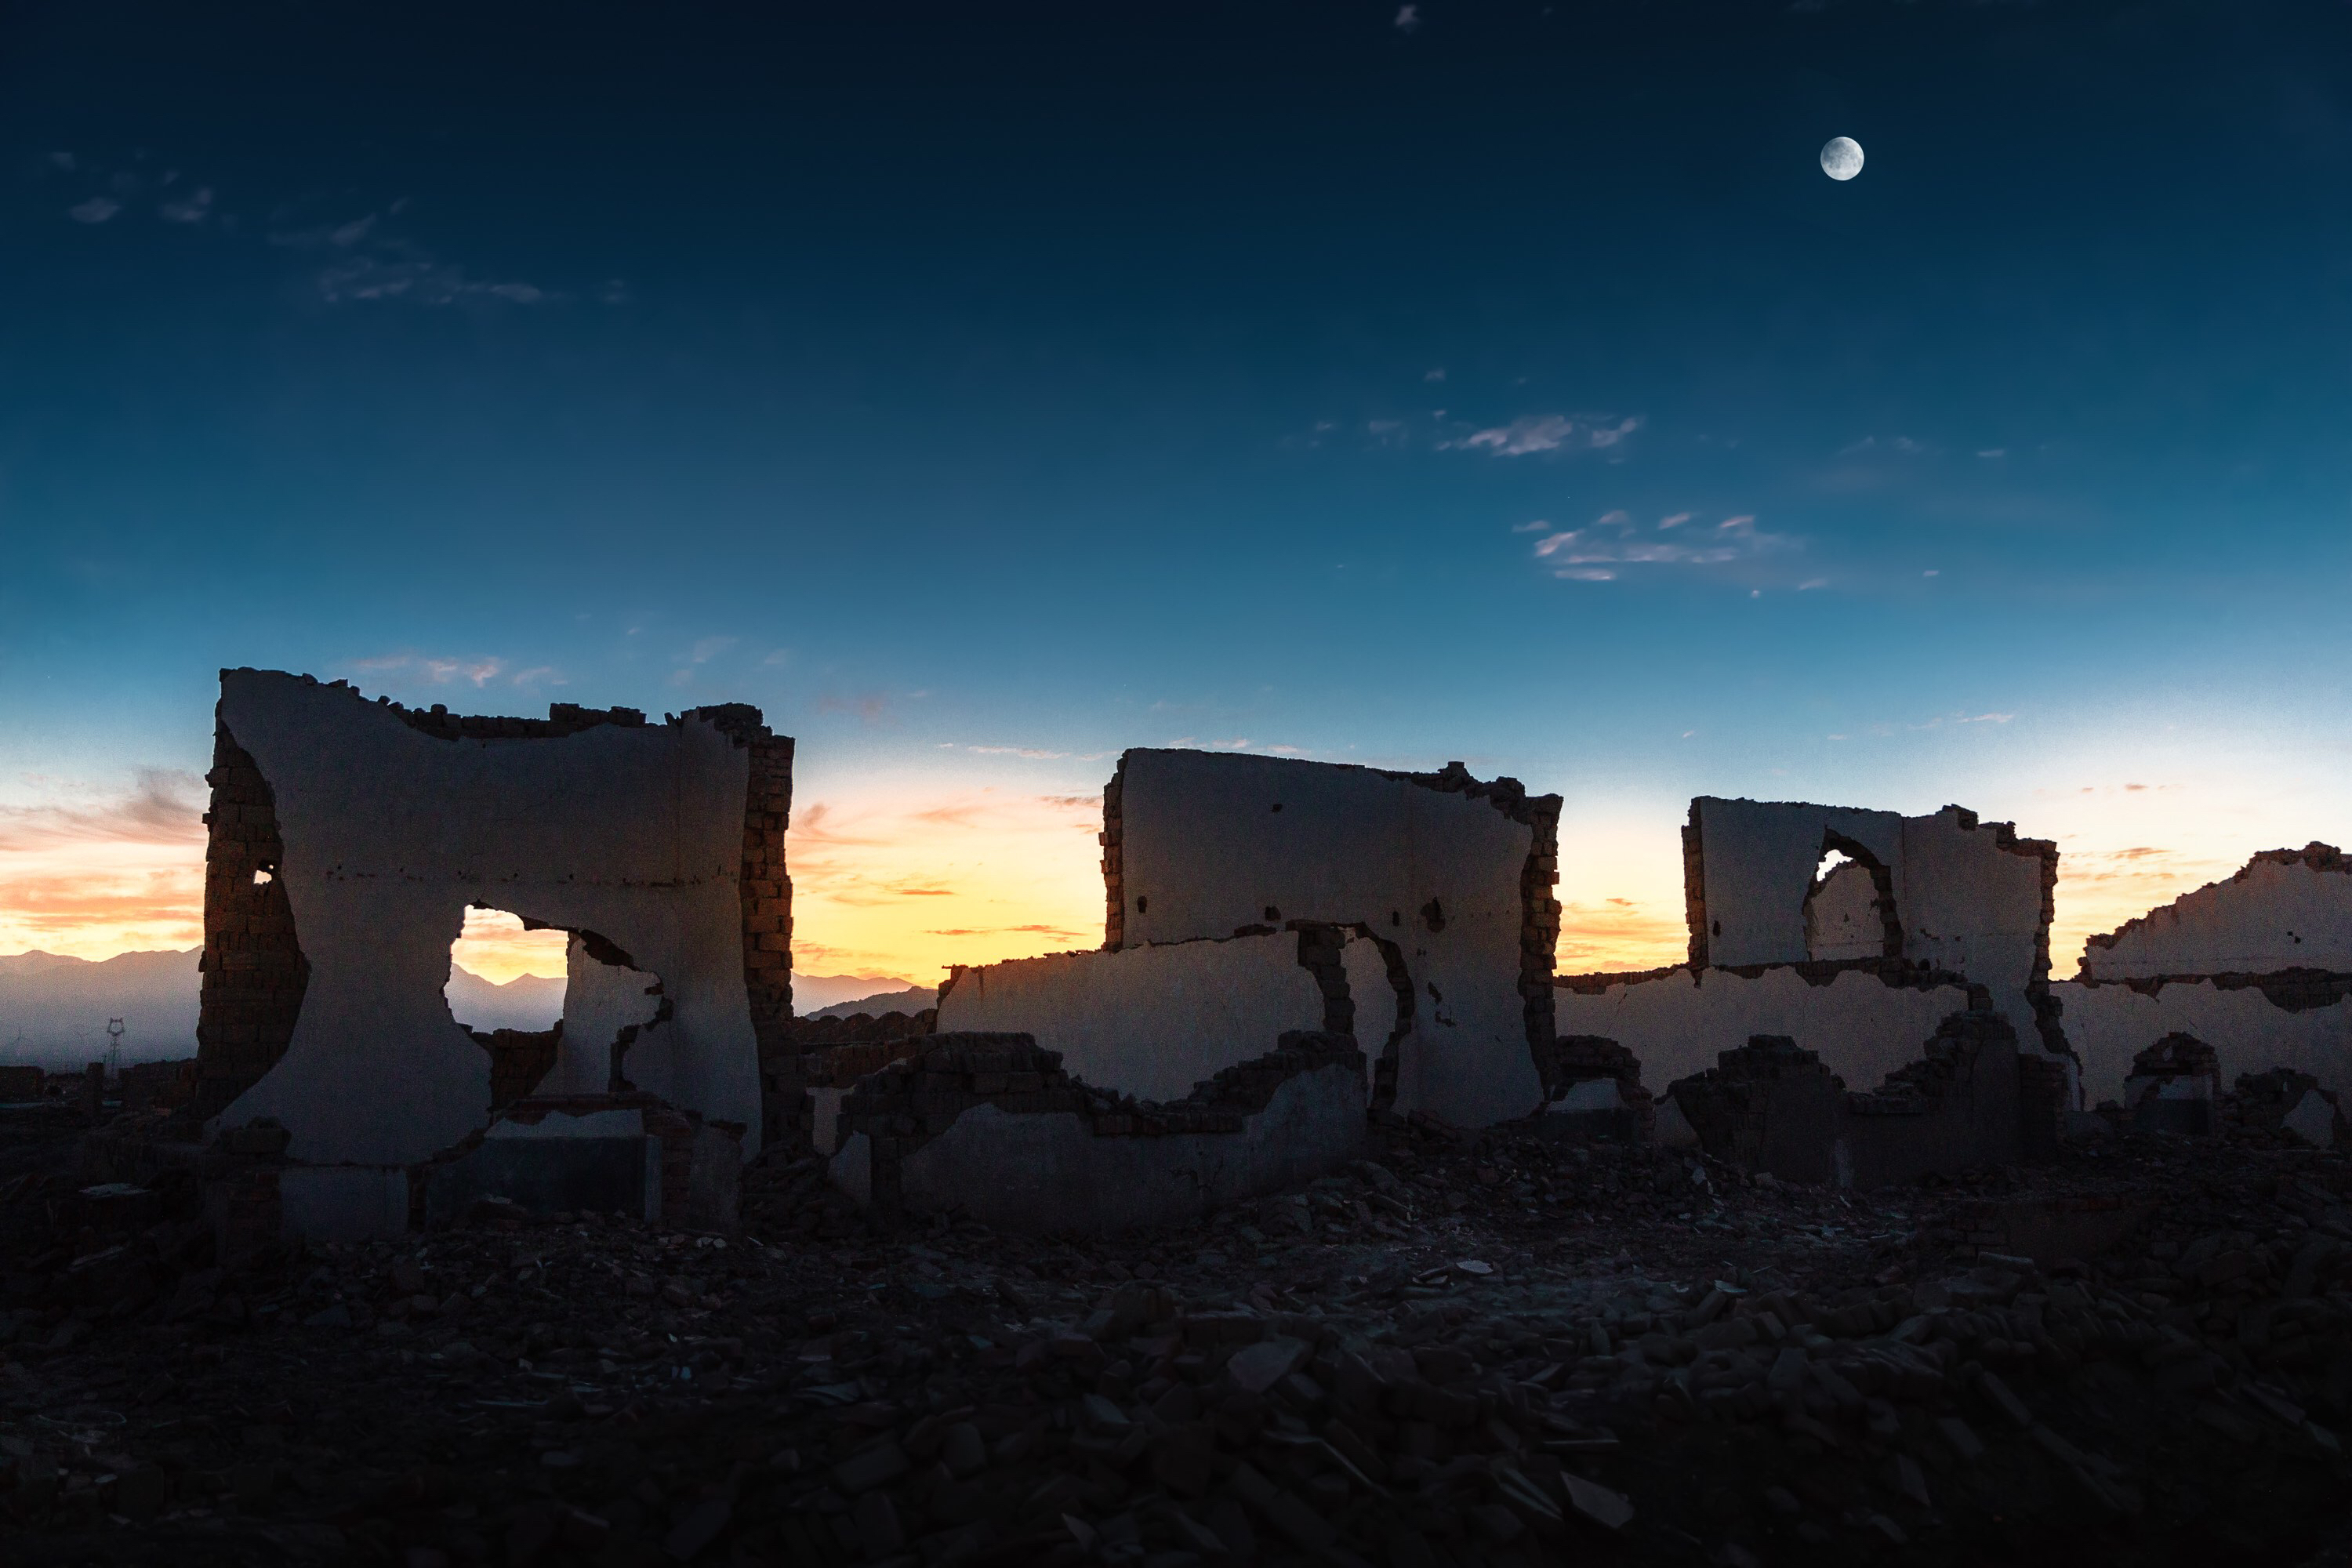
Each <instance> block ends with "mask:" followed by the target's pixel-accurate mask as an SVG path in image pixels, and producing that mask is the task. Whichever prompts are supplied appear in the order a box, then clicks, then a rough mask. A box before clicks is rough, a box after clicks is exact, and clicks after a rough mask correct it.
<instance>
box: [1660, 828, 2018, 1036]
mask: <svg viewBox="0 0 2352 1568" xmlns="http://www.w3.org/2000/svg"><path fill="white" fill-rule="evenodd" d="M1832 852H1835V853H1838V854H1842V855H1843V856H1845V857H1847V858H1848V859H1849V862H1850V864H1851V865H1852V866H1854V867H1858V868H1860V869H1859V870H1858V871H1857V870H1849V869H1848V868H1845V867H1841V868H1839V869H1838V870H1837V871H1835V872H1833V873H1832V875H1831V876H1830V877H1829V878H1828V879H1824V880H1822V881H1821V882H1819V883H1817V881H1816V877H1815V872H1816V869H1817V868H1819V867H1820V865H1821V864H1822V860H1823V858H1824V857H1825V856H1828V855H1830V854H1831V853H1832ZM1684 860H1685V902H1686V904H1687V906H1688V914H1689V917H1690V919H1691V921H1692V926H1691V952H1692V961H1693V963H1694V964H1695V965H1700V966H1706V967H1712V968H1717V969H1738V970H1748V969H1760V968H1763V967H1767V966H1770V965H1775V964H1795V963H1815V962H1834V961H1845V962H1863V961H1866V960H1864V959H1863V958H1861V957H1860V956H1859V955H1857V954H1856V952H1855V951H1854V949H1855V947H1856V945H1857V937H1858V936H1859V938H1860V939H1861V942H1860V945H1864V946H1866V945H1867V936H1868V931H1867V928H1866V927H1864V926H1862V925H1861V922H1859V921H1857V920H1856V919H1854V918H1853V913H1854V910H1855V906H1857V905H1858V904H1861V903H1863V902H1864V901H1865V900H1863V898H1862V897H1861V894H1862V879H1863V878H1864V877H1867V878H1868V879H1870V885H1871V887H1872V888H1873V889H1874V891H1875V893H1876V897H1875V898H1872V899H1869V900H1866V901H1867V902H1868V903H1869V904H1871V905H1873V906H1875V908H1876V910H1877V912H1878V915H1879V917H1880V921H1881V924H1880V932H1881V942H1880V944H1879V948H1878V952H1877V953H1876V954H1875V955H1873V956H1876V957H1884V958H1900V959H1903V960H1906V961H1907V962H1909V963H1912V964H1914V965H1917V966H1919V967H1921V968H1924V969H1927V970H1930V971H1936V972H1941V973H1950V974H1957V975H1961V976H1964V977H1965V978H1966V979H1967V980H1969V981H1970V982H1973V983H1974V984H1979V985H1982V986H1984V987H1985V988H1986V989H1987V990H1988V991H1990V993H1991V994H1992V999H1993V1005H1994V1006H1995V1007H1997V1008H1998V1009H1999V1010H2000V1012H2001V1014H2002V1015H2003V1016H2006V1017H2007V1018H2008V1019H2009V1021H2010V1023H2011V1026H2013V1027H2014V1028H2015V1029H2016V1030H2017V1031H2018V1037H2019V1038H2020V1039H2021V1040H2024V1041H2027V1042H2037V1041H2041V1040H2042V1039H2043V1037H2044V1033H2045V1031H2044V1029H2043V1026H2042V1013H2041V1011H2040V1010H2039V1009H2038V1008H2037V1006H2036V1004H2035V1001H2034V998H2035V997H2036V996H2037V995H2038V994H2042V993H2043V992H2044V991H2045V990H2046V987H2047V985H2048V982H2049V975H2050V921H2051V917H2052V913H2053V898H2054V890H2055V889H2056V887H2057V877H2058V849H2057V846H2056V845H2054V844H2053V843H2050V842H2049V841H2047V840H2043V839H2028V838H2020V837H2018V836H2017V833H2016V830H2015V828H2014V827H2013V826H2011V824H2008V823H1993V824H1991V825H1990V826H1987V825H1984V824H1981V823H1979V820H1978V818H1977V815H1976V814H1975V813H1974V812H1971V811H1969V810H1966V809H1964V808H1963V807H1960V806H1957V805H1948V806H1946V807H1944V809H1943V810H1941V811H1938V812H1937V813H1935V814H1934V815H1932V816H1898V815H1896V814H1895V813H1894V812H1889V811H1861V810H1854V809H1852V808H1848V807H1843V806H1831V805H1811V804H1808V803H1803V802H1789V801H1754V800H1723V799H1718V798H1717V797H1715V796H1711V795H1702V796H1699V797H1698V798H1697V799H1696V800H1694V801H1692V802H1691V815H1690V825H1689V826H1688V827H1686V828H1685V832H1684ZM1841 911H1843V912H1844V913H1845V915H1846V917H1847V918H1844V919H1843V920H1837V919H1830V918H1825V917H1830V916H1832V915H1834V914H1836V913H1839V912H1841ZM2053 1043H2054V1042H2053Z"/></svg>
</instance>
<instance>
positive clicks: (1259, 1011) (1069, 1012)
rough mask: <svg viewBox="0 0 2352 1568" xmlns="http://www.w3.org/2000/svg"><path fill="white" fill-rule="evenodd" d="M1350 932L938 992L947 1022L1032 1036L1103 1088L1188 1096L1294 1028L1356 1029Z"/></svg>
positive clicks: (1012, 972)
mask: <svg viewBox="0 0 2352 1568" xmlns="http://www.w3.org/2000/svg"><path fill="white" fill-rule="evenodd" d="M1342 941H1344V939H1338V940H1335V939H1334V938H1333V937H1332V936H1331V935H1329V934H1328V933H1327V932H1325V931H1320V930H1315V929H1308V930H1303V931H1279V932H1274V933H1270V934H1266V935H1261V936H1242V937H1231V938H1227V939H1226V940H1224V941H1222V942H1219V941H1212V940H1208V939H1202V940H1200V941H1196V942H1166V943H1161V944H1158V945H1154V946H1150V947H1133V948H1124V949H1119V950H1116V951H1097V952H1056V953H1048V954H1046V955H1045V956H1044V957H1042V958H1020V959H1013V960H1010V961H1008V962H1006V963H991V964H982V965H979V966H975V967H971V968H962V967H959V968H958V969H956V970H954V971H953V972H952V973H950V976H949V979H948V983H947V984H945V985H944V986H942V987H941V988H940V999H939V1020H940V1021H939V1027H940V1030H941V1031H942V1032H945V1033H970V1032H974V1031H980V1032H990V1031H993V1032H1015V1033H1023V1034H1027V1035H1030V1036H1032V1037H1034V1039H1035V1041H1036V1043H1037V1045H1038V1046H1039V1047H1041V1048H1043V1049H1045V1050H1049V1051H1053V1052H1055V1053H1056V1054H1058V1055H1059V1056H1060V1058H1061V1060H1062V1065H1063V1068H1064V1069H1065V1070H1066V1071H1068V1072H1070V1073H1072V1074H1074V1075H1076V1077H1078V1078H1081V1079H1085V1080H1086V1081H1087V1083H1089V1084H1092V1085H1094V1086H1095V1087H1097V1088H1098V1089H1113V1090H1116V1091H1118V1092H1120V1093H1123V1094H1132V1095H1137V1096H1139V1097H1140V1098H1142V1099H1145V1100H1177V1099H1181V1098H1182V1097H1183V1096H1185V1095H1186V1094H1189V1093H1190V1092H1192V1088H1193V1086H1194V1085H1196V1084H1198V1083H1200V1082H1202V1080H1203V1079H1209V1078H1213V1077H1214V1076H1215V1075H1216V1074H1217V1073H1218V1072H1220V1071H1222V1070H1223V1069H1224V1068H1228V1067H1231V1066H1233V1065H1234V1064H1235V1063H1236V1062H1242V1061H1246V1060H1249V1059H1250V1058H1254V1057H1257V1056H1261V1055H1263V1054H1264V1053H1265V1049H1266V1047H1267V1046H1268V1045H1269V1044H1270V1043H1271V1042H1272V1041H1274V1040H1275V1039H1276V1038H1278V1037H1281V1036H1282V1035H1283V1034H1285V1033H1287V1032H1290V1031H1296V1030H1307V1031H1318V1032H1328V1033H1332V1034H1343V1035H1353V1034H1354V1033H1355V1017H1356V1008H1355V1005H1354V1002H1353V1000H1352V998H1351V996H1350V994H1349V989H1350V988H1349V965H1348V964H1347V963H1346V959H1345V949H1344V948H1343V947H1342V945H1341V942H1342ZM1355 942H1356V943H1358V944H1360V945H1361V946H1362V947H1363V948H1365V949H1370V948H1371V947H1372V944H1371V943H1370V942H1366V941H1364V940H1363V939H1362V938H1356V939H1355ZM1356 967H1357V969H1358V972H1359V973H1360V972H1361V969H1362V966H1361V965H1358V966H1356ZM1380 989H1381V992H1386V990H1387V986H1386V984H1385V980H1384V979H1383V981H1382V983H1381V988H1380ZM1383 999H1385V1000H1386V1001H1387V1004H1388V1009H1389V1014H1390V1016H1391V1017H1392V1016H1393V1014H1394V1010H1395V1002H1394V998H1393V995H1392V994H1391V995H1389V996H1387V997H1385V998H1383V997H1382V996H1381V995H1380V994H1375V995H1374V996H1373V997H1371V998H1370V1000H1371V1001H1372V1002H1374V1003H1375V1004H1377V1003H1379V1002H1381V1001H1382V1000H1383ZM1386 1038H1387V1036H1386V1031H1385V1030H1384V1029H1383V1030H1382V1031H1381V1033H1380V1034H1379V1035H1378V1036H1377V1037H1376V1038H1375V1039H1373V1040H1372V1041H1371V1042H1370V1043H1371V1045H1372V1047H1373V1048H1374V1049H1375V1050H1377V1049H1378V1048H1379V1047H1380V1046H1381V1045H1382V1044H1385V1042H1386ZM1360 1043H1363V1042H1360Z"/></svg>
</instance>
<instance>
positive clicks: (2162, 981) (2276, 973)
mask: <svg viewBox="0 0 2352 1568" xmlns="http://www.w3.org/2000/svg"><path fill="white" fill-rule="evenodd" d="M2074 984H2077V985H2121V986H2123V987H2125V988H2126V989H2127V990H2132V991H2137V992H2138V993H2139V994H2141V995H2143V996H2154V995H2156V994H2158V993H2160V992H2161V991H2163V989H2164V988H2165V987H2166V986H2168V985H2210V986H2211V987H2213V989H2214V990H2216V991H2250V990H2251V991H2260V992H2261V993H2262V994H2263V996H2264V997H2265V998H2267V999H2268V1000H2269V1002H2270V1004H2271V1005H2272V1006H2273V1007H2276V1008H2278V1009H2279V1010H2280V1011H2282V1012H2286V1013H2308V1012H2311V1011H2313V1010H2314V1009H2315V1008H2319V1007H2332V1006H2334V1005H2336V1003H2338V1002H2341V1001H2343V1000H2344V999H2345V998H2346V997H2347V996H2352V974H2347V973H2343V972H2341V971H2339V970H2333V969H2277V970H2273V971H2271V972H2270V973H2266V974H2249V973H2236V972H2231V973H2222V974H2158V975H2154V976H2142V977H2140V978H2137V979H2131V980H2090V979H2084V980H2077V981H2075V982H2074Z"/></svg>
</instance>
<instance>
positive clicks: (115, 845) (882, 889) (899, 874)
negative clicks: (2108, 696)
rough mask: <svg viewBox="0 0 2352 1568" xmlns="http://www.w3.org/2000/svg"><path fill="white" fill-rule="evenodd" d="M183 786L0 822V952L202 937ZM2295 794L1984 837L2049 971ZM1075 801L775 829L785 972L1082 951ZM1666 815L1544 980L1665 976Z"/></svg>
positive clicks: (1094, 885)
mask: <svg viewBox="0 0 2352 1568" xmlns="http://www.w3.org/2000/svg"><path fill="white" fill-rule="evenodd" d="M201 799H202V795H201V784H197V783H196V782H195V781H194V780H188V779H181V780H177V781H172V780H164V781H160V782H159V781H157V780H154V779H147V780H143V781H142V784H141V786H140V788H139V789H138V790H137V791H135V792H133V793H132V794H131V795H128V796H125V797H123V798H121V799H119V800H114V801H110V802H103V803H100V804H98V805H70V806H67V805H59V806H52V807H46V808H45V807H28V806H15V807H8V808H6V809H5V816H0V952H26V951H31V950H38V951H43V952H54V953H59V954H65V955H68V956H73V957H79V958H88V959H103V958H107V957H110V956H112V955H114V954H116V953H119V952H133V951H142V950H152V949H163V948H169V949H179V950H184V949H187V948H192V947H194V946H197V945H199V944H200V943H201V942H202V940H203V857H204V829H203V826H202V824H201V822H200V820H199V814H200V813H201V810H202V805H201ZM2298 804H2309V803H2308V802H2306V801H2305V797H2304V795H2302V794H2301V793H2300V792H2297V791H2294V790H2288V791H2286V792H2284V793H2275V792H2265V791H2258V790H2256V789H2254V788H2253V787H2252V784H2248V783H2243V782H2217V781H2207V782H2203V783H2191V784H2147V785H2139V784H2116V785H2105V786H2077V787H2076V788H2075V789H2073V790H2037V791H2035V792H2033V793H2032V795H2030V796H2029V797H2027V798H2025V799H2022V800H2020V801H2018V802H2016V803H2015V805H2014V808H2013V809H2012V810H2008V811H2002V812H1999V813H1996V812H1995V811H1993V810H1991V809H1987V810H1986V811H1985V813H1984V815H1985V817H1986V819H1987V820H1988V821H1991V820H1997V819H1999V818H2000V817H2001V816H2016V817H2018V818H2020V819H2021V820H2020V831H2021V833H2023V834H2026V835H2027V836H2029V837H2049V838H2054V839H2055V840H2056V841H2057V843H2058V845H2059V847H2060V851H2061V859H2060V863H2059V881H2058V889H2057V914H2056V919H2055V920H2054V921H2053V927H2052V931H2051V959H2052V964H2051V969H2052V973H2053V976H2055V977H2058V978H2064V977H2066V976H2068V975H2071V974H2072V973H2074V968H2075V965H2076V963H2077V961H2078V960H2079V958H2080V956H2081V954H2082V951H2083V943H2084V938H2086V937H2088V936H2090V935H2091V934H2093V933H2095V932H2098V931H2110V930H2113V929H2114V928H2115V927H2116V926H2118V925H2120V924H2122V923H2123V922H2124V921H2127V920H2130V919H2132V918H2134V917H2135V916H2137V915H2140V914H2144V913H2146V912H2147V910H2150V909H2152V908H2154V907H2156V906H2158V905H2159V904H2162V903H2165V902H2167V901H2168V900H2171V899H2174V898H2177V897H2178V896H2179V895H2180V894H2181V893H2184V892H2187V891H2189V890H2190V889H2194V888H2197V887H2200V886H2202V885H2204V884H2205V883H2207V882H2210V881H2213V880H2216V879H2221V878H2225V877H2228V876H2229V875H2231V873H2232V872H2234V871H2235V870H2236V869H2237V868H2239V867H2240V866H2242V865H2243V864H2244V863H2245V861H2246V859H2247V858H2248V857H2249V856H2251V855H2252V854H2253V853H2254V852H2256V851H2258V850H2262V849H2268V848H2275V847H2300V846H2301V845H2302V844H2304V843H2305V842H2306V841H2307V840H2308V839H2309V838H2310V837H2312V835H2311V834H2310V833H2309V832H2308V831H2302V832H2298V831H2297V829H2296V828H2295V826H2294V825H2293V824H2292V822H2291V820H2290V819H2291V817H2292V816H2294V806H2296V805H2298ZM1101 809H1102V808H1101V801H1100V796H1099V795H1094V794H1068V795H1056V794H1045V793H1029V792H1023V791H1020V790H1017V789H1013V788H1009V787H979V786H973V785H969V784H958V783H955V782H954V781H952V780H924V779H902V780H893V781H890V782H887V783H886V784H883V785H882V786H880V787H877V789H876V790H874V791H873V792H872V793H871V794H870V795H856V794H852V793H848V792H844V791H840V790H837V789H828V790H826V791H824V792H823V793H820V794H817V795H814V796H813V797H812V798H808V799H806V800H804V801H803V803H802V804H801V805H798V806H797V807H796V809H795V810H794V812H793V826H792V829H791V833H790V837H789V839H788V850H787V853H788V855H789V858H790V865H791V871H792V878H793V918H794V952H793V958H794V967H795V969H797V970H798V971H800V972H802V973H826V974H854V975H863V976H870V977H873V978H875V979H876V980H877V981H882V980H900V981H912V982H914V983H916V984H926V985H929V984H938V983H939V981H940V979H941V978H942V977H943V976H944V974H945V973H946V971H947V969H948V968H949V967H950V965H953V964H977V963H993V962H996V961H998V960H1001V959H1005V958H1014V957H1024V956H1029V955H1032V954H1036V953H1042V952H1065V951H1068V950H1071V949H1076V948H1087V947H1092V946H1094V945H1096V944H1097V943H1098V942H1100V940H1101V934H1102V920H1103V907H1102V899H1103V891H1102V879H1101V872H1100V869H1099V856H1100V851H1099V849H1098V848H1097V845H1096V834H1097V831H1098V829H1099V827H1100V826H1101ZM1680 820H1681V816H1680V811H1679V809H1675V810H1668V811H1664V812H1655V813H1654V812H1651V811H1647V810H1642V811H1635V810H1632V809H1625V810H1620V811H1616V812H1614V813H1613V814H1612V813H1611V812H1608V811H1598V810H1595V811H1588V810H1584V809H1580V805H1579V804H1578V803H1576V802H1573V801H1571V803H1570V806H1569V809H1568V811H1567V813H1566V815H1565V816H1564V818H1563V821H1562V825H1561V849H1562V853H1561V868H1562V871H1561V880H1560V886H1559V899H1560V902H1561V904H1562V907H1563V910H1562V920H1561V931H1560V939H1559V950H1558V952H1559V972H1560V973H1595V972H1616V971H1634V970H1643V969H1653V968H1658V967H1663V966H1664V965H1668V964H1673V963H1681V962H1682V961H1683V959H1684V957H1685V949H1686V942H1687V938H1686V933H1685V930H1684V925H1683V889H1682V861H1681V845H1680V840H1679V837H1678V836H1677V832H1676V829H1677V827H1678V826H1679V823H1680ZM456 958H457V962H458V963H460V964H461V965H462V966H463V967H465V968H467V969H468V970H470V971H472V972H473V973H477V974H479V975H481V976H482V977H483V978H485V979H488V980H491V981H494V982H499V983H503V982H505V981H508V980H510V979H512V978H514V977H515V976H517V975H520V974H537V975H546V976H551V977H555V976H561V975H562V973H563V942H562V937H561V935H560V933H551V932H527V931H523V930H522V929H521V926H520V923H519V922H517V921H513V920H511V919H509V918H506V917H502V916H497V915H493V914H491V913H489V912H488V911H474V912H473V913H471V914H470V915H469V917H468V920H467V928H466V934H465V938H464V940H463V941H462V942H460V944H459V946H458V948H457V953H456Z"/></svg>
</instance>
